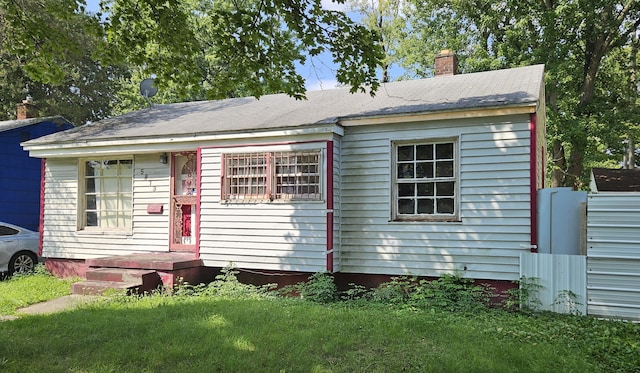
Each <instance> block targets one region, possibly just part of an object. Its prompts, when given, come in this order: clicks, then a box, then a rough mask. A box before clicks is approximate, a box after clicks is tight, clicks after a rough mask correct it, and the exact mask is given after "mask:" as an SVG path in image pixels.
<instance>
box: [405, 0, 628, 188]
mask: <svg viewBox="0 0 640 373" xmlns="http://www.w3.org/2000/svg"><path fill="white" fill-rule="evenodd" d="M411 4H412V5H413V8H412V9H411V10H410V11H408V12H407V13H408V14H409V15H410V17H409V22H410V24H411V27H412V29H413V30H414V32H412V33H409V37H408V38H407V39H406V40H405V41H404V42H403V44H402V61H403V66H404V67H405V68H406V69H408V70H409V71H412V70H413V71H415V75H418V76H428V75H429V72H430V69H431V68H432V66H433V61H434V56H435V54H436V53H438V51H439V50H440V49H453V50H454V51H456V53H457V54H458V59H459V66H460V69H461V71H462V72H473V71H478V70H488V69H497V68H507V67H515V66H521V65H531V64H538V63H543V64H545V69H546V96H547V111H548V112H547V119H548V122H547V130H548V134H549V140H550V141H551V140H558V141H560V142H561V147H562V150H563V151H564V152H565V153H566V155H567V157H568V158H567V159H568V162H567V164H560V163H558V164H556V166H557V167H560V168H562V172H560V173H557V175H567V176H568V177H567V178H564V177H563V178H560V179H554V180H553V181H552V185H553V186H561V185H564V186H573V187H576V188H579V187H583V186H584V185H585V183H584V181H585V179H586V175H587V172H585V171H588V169H587V170H585V168H584V166H585V164H590V162H592V161H594V160H596V159H601V158H602V156H603V152H609V151H610V150H611V149H617V148H619V147H620V146H621V143H620V141H619V140H616V138H615V136H614V137H612V136H610V134H611V133H612V132H613V131H619V132H618V134H619V135H622V134H624V133H626V132H628V128H620V127H619V126H618V123H619V121H617V120H615V119H613V118H612V117H611V116H610V115H609V114H608V113H611V112H618V113H619V112H623V111H627V108H628V107H629V105H628V103H629V102H631V101H633V102H635V101H637V100H638V94H637V91H636V92H635V93H630V94H631V96H629V97H628V99H626V102H627V103H626V104H625V103H622V101H620V100H612V98H613V97H614V96H616V95H617V94H612V93H613V92H621V91H622V90H623V89H626V88H622V87H625V86H629V82H630V81H631V80H632V79H636V80H637V74H636V75H635V76H636V78H632V77H633V76H634V74H633V68H632V67H631V65H632V63H631V54H627V57H626V60H624V61H621V60H620V59H618V62H616V64H615V66H617V67H614V64H610V63H609V62H608V60H609V56H611V55H613V54H616V53H618V52H619V51H620V50H621V49H624V48H628V47H629V46H630V45H631V40H632V38H631V36H632V35H634V34H635V33H636V32H637V30H638V27H640V2H638V1H635V0H618V1H610V0H581V1H572V0H558V1H553V2H552V1H518V0H500V1H490V2H486V1H480V0H472V1H462V0H411ZM612 68H614V69H619V70H620V71H624V73H622V74H617V73H616V74H612V72H611V71H609V69H612ZM632 85H634V86H635V83H634V84H632ZM636 118H637V117H636ZM606 127H608V131H609V133H608V134H607V133H604V132H603V131H602V129H603V128H606ZM618 139H619V137H618ZM556 145H557V144H556ZM549 148H551V143H550V146H549ZM549 159H551V160H556V159H557V160H559V161H561V159H560V158H557V157H550V158H549Z"/></svg>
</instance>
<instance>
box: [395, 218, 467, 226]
mask: <svg viewBox="0 0 640 373" xmlns="http://www.w3.org/2000/svg"><path fill="white" fill-rule="evenodd" d="M389 223H394V224H443V225H444V224H447V225H448V224H462V220H458V219H395V220H389Z"/></svg>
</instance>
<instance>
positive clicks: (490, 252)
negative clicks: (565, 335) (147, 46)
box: [23, 65, 545, 281]
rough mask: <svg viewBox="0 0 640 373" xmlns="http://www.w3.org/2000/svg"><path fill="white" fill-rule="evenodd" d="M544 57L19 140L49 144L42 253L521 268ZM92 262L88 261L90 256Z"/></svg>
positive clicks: (34, 151) (488, 275) (495, 273)
mask: <svg viewBox="0 0 640 373" xmlns="http://www.w3.org/2000/svg"><path fill="white" fill-rule="evenodd" d="M543 75H544V67H543V66H542V65H536V66H529V67H521V68H514V69H507V70H498V71H487V72H480V73H472V74H460V75H449V76H436V77H434V78H430V79H423V80H413V81H400V82H394V83H387V84H383V85H382V86H381V87H380V89H379V90H378V92H376V94H375V97H372V96H370V95H368V94H351V93H349V90H348V89H334V90H325V91H315V92H308V94H307V97H308V99H307V100H294V99H293V98H290V97H288V96H286V95H282V94H278V95H268V96H264V97H262V98H260V99H259V100H256V99H254V98H235V99H227V100H221V101H207V102H188V103H180V104H171V105H154V106H152V107H149V108H147V109H143V110H140V111H136V112H132V113H128V114H125V115H122V116H118V117H114V118H110V119H105V120H102V121H99V122H96V123H93V124H89V125H85V126H82V127H78V128H74V129H71V130H67V131H64V132H60V133H56V134H53V135H49V136H45V137H42V138H38V139H35V140H31V141H27V142H25V143H23V146H24V148H25V149H26V150H28V151H29V152H30V155H31V156H32V157H38V158H44V159H46V169H45V176H44V177H45V179H44V182H43V187H44V223H43V227H42V229H41V234H42V255H43V256H45V257H47V265H48V267H49V269H50V270H52V271H54V272H55V273H58V274H61V275H64V274H69V273H79V274H85V273H86V271H87V268H88V267H89V266H93V265H95V263H96V262H95V260H96V259H97V258H106V257H116V256H127V255H130V254H136V255H142V254H144V253H173V252H179V253H182V255H184V256H186V257H189V258H191V259H198V260H199V263H201V264H202V265H204V266H205V267H224V266H226V265H228V264H229V263H230V262H231V263H233V264H234V265H235V266H236V267H238V268H240V269H243V270H248V271H263V272H264V271H271V272H288V273H290V272H301V273H306V274H308V273H313V272H318V271H330V272H334V273H336V274H337V275H339V274H344V275H349V276H361V277H366V276H367V275H401V274H413V275H418V276H439V275H441V274H444V273H453V272H457V273H459V274H461V275H463V276H464V277H468V278H474V279H484V280H494V281H512V280H515V279H517V278H518V277H519V255H520V253H521V252H527V251H531V250H535V249H534V248H535V245H536V242H535V240H536V232H535V230H536V222H535V219H536V216H535V211H536V190H538V189H540V188H542V187H543V183H544V174H543V173H544V169H545V167H544V162H545V159H544V154H545V115H544V112H545V110H544V82H543ZM92 263H93V264H92Z"/></svg>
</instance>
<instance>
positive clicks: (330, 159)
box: [327, 140, 334, 273]
mask: <svg viewBox="0 0 640 373" xmlns="http://www.w3.org/2000/svg"><path fill="white" fill-rule="evenodd" d="M333 233H334V232H333V141H332V140H329V141H327V272H330V273H332V272H333Z"/></svg>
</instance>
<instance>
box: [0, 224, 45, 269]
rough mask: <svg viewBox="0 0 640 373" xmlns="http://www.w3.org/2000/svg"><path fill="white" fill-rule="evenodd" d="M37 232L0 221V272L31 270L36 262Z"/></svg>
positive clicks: (38, 238) (38, 237) (38, 236)
mask: <svg viewBox="0 0 640 373" xmlns="http://www.w3.org/2000/svg"><path fill="white" fill-rule="evenodd" d="M39 242H40V235H39V234H38V232H34V231H30V230H28V229H25V228H22V227H18V226H15V225H13V224H8V223H3V222H0V273H4V272H8V273H9V275H11V274H13V273H16V272H29V271H32V270H33V269H34V268H35V266H36V264H38V244H39Z"/></svg>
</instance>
